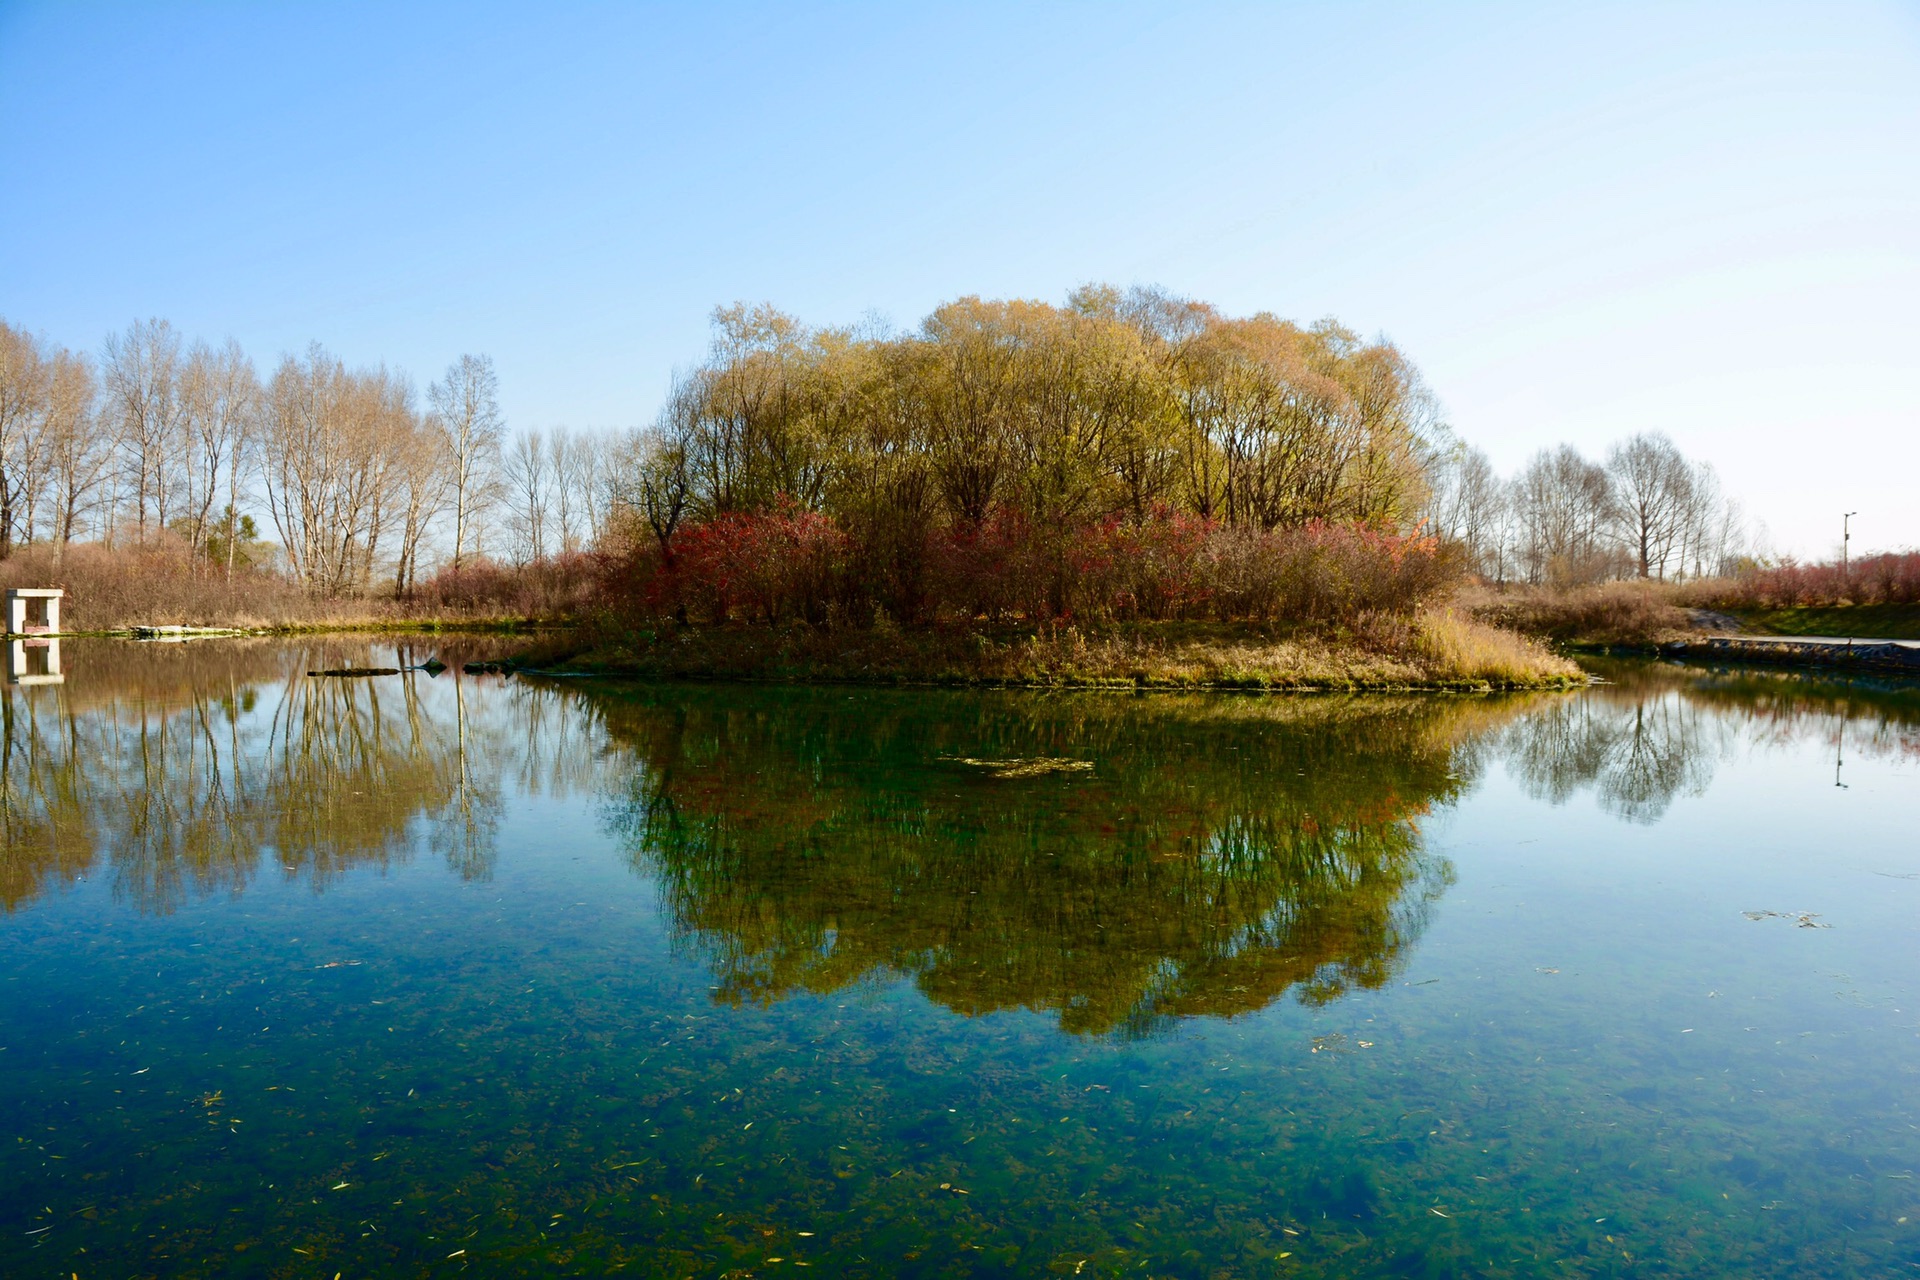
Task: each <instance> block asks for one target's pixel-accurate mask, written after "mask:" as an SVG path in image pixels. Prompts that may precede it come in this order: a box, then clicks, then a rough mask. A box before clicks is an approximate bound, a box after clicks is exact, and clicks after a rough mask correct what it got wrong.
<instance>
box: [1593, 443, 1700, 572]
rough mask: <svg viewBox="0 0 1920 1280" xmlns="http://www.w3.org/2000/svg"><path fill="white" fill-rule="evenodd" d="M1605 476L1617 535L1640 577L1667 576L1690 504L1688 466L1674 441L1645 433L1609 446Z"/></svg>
mask: <svg viewBox="0 0 1920 1280" xmlns="http://www.w3.org/2000/svg"><path fill="white" fill-rule="evenodd" d="M1607 476H1608V479H1609V480H1610V481H1611V482H1612V490H1613V511H1612V514H1613V523H1614V526H1615V529H1616V531H1617V532H1616V536H1617V537H1618V538H1619V540H1620V542H1621V543H1622V544H1623V545H1624V546H1625V547H1626V549H1627V554H1628V555H1630V556H1631V557H1632V558H1633V561H1634V565H1635V567H1636V569H1637V571H1638V573H1639V575H1640V576H1641V577H1642V578H1664V577H1666V576H1667V563H1668V561H1669V560H1671V559H1672V558H1673V556H1674V553H1675V552H1676V551H1677V550H1678V549H1679V544H1680V542H1681V539H1682V537H1683V536H1684V534H1685V532H1686V530H1687V525H1688V522H1689V517H1690V515H1691V513H1692V511H1693V507H1694V494H1693V479H1694V473H1693V468H1692V466H1690V465H1689V464H1688V462H1687V460H1686V458H1684V457H1683V456H1681V453H1680V450H1679V449H1678V448H1677V447H1675V445H1674V443H1673V441H1672V440H1670V439H1668V438H1667V437H1666V436H1665V435H1664V434H1663V433H1661V432H1658V431H1648V432H1642V433H1641V434H1639V435H1637V436H1634V437H1633V438H1631V439H1629V440H1624V441H1622V442H1621V443H1619V444H1617V445H1615V446H1614V447H1613V449H1612V450H1611V451H1610V452H1609V453H1608V454H1607ZM1684 566H1685V560H1684V557H1683V558H1682V567H1683V568H1684Z"/></svg>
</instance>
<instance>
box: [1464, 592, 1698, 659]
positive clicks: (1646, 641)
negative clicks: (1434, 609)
mask: <svg viewBox="0 0 1920 1280" xmlns="http://www.w3.org/2000/svg"><path fill="white" fill-rule="evenodd" d="M1683 591H1684V589H1683V588H1681V587H1678V586H1675V585H1674V584H1671V583H1664V582H1640V581H1634V582H1601V583H1595V584H1593V585H1591V586H1584V587H1571V588H1565V589H1555V588H1550V587H1508V588H1505V589H1494V588H1479V589H1477V590H1476V591H1473V592H1471V593H1468V594H1467V595H1464V596H1463V597H1462V599H1461V607H1462V608H1463V609H1465V610H1466V611H1467V612H1469V613H1470V614H1471V615H1472V616H1473V618H1474V619H1475V620H1477V621H1479V622H1481V623H1486V624H1491V625H1493V626H1495V627H1498V628H1501V629H1503V630H1506V631H1510V632H1519V633H1521V634H1523V635H1529V636H1539V637H1544V638H1546V639H1550V640H1557V641H1560V642H1562V643H1567V644H1590V645H1622V646H1629V647H1645V646H1649V645H1655V644H1659V643H1661V642H1663V641H1666V640H1672V639H1679V638H1682V637H1685V636H1688V635H1693V634H1696V633H1697V632H1698V630H1699V628H1698V627H1697V626H1695V624H1694V621H1693V617H1692V615H1691V614H1690V613H1689V612H1688V611H1687V609H1686V607H1685V604H1684V603H1683V602H1684V600H1685V596H1684V594H1683Z"/></svg>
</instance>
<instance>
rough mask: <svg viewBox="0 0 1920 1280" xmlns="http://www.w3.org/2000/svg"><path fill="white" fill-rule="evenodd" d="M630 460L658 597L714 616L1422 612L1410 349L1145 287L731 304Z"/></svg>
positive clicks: (1421, 472) (641, 548)
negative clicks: (894, 315)
mask: <svg viewBox="0 0 1920 1280" xmlns="http://www.w3.org/2000/svg"><path fill="white" fill-rule="evenodd" d="M715 320H716V337H715V341H714V344H713V348H712V350H711V352H710V353H709V355H708V358H707V359H706V360H705V361H704V362H703V363H702V364H700V365H699V366H698V367H697V368H695V369H693V370H692V371H690V372H689V373H687V374H686V375H685V376H684V377H683V378H682V379H681V380H680V382H679V384H678V385H677V386H676V388H675V389H674V392H673V394H672V396H671V398H670V401H669V403H668V405H667V407H666V409H665V411H664V412H663V413H662V415H661V418H660V421H659V423H658V425H657V427H656V428H655V429H654V430H652V431H651V432H649V433H648V434H647V435H646V437H645V438H644V440H643V441H642V447H641V448H640V450H639V451H638V455H637V456H636V458H635V459H634V461H633V466H632V469H631V471H630V472H629V473H628V474H627V475H626V477H625V481H624V487H623V491H622V492H623V495H624V497H625V499H626V502H627V504H628V506H629V507H630V508H631V510H632V511H633V512H635V513H636V516H637V518H638V519H637V527H636V531H637V533H638V535H639V536H638V537H637V539H636V543H635V546H634V548H633V559H634V573H635V575H636V578H637V579H638V581H637V584H636V587H635V592H636V594H637V595H639V596H642V597H645V598H648V599H650V600H651V601H652V602H653V603H654V605H655V606H656V607H658V608H662V609H670V610H673V611H676V612H678V613H682V614H684V613H687V612H689V611H691V612H698V613H703V614H705V615H706V616H708V617H710V618H713V617H722V616H749V617H751V616H755V615H760V616H764V617H768V618H778V617H779V616H780V615H781V614H783V613H800V614H803V615H807V616H810V617H817V616H820V615H823V614H825V613H828V612H831V611H833V610H835V609H842V610H845V611H847V612H849V613H850V615H851V616H854V617H856V618H857V617H860V616H863V615H865V616H871V615H874V614H884V615H886V616H889V617H892V618H895V619H898V620H902V621H908V620H922V619H926V618H928V617H929V616H935V615H939V614H942V613H945V612H948V611H955V612H959V613H962V614H965V615H968V616H977V615H979V614H982V613H985V614H989V615H991V614H1019V615H1022V616H1025V617H1027V618H1029V619H1032V618H1035V617H1048V616H1056V617H1057V616H1062V615H1075V616H1088V615H1123V614H1130V615H1136V616H1155V617H1167V616H1214V617H1219V616H1246V615H1258V616H1274V615H1277V614H1297V613H1299V612H1301V608H1300V606H1302V605H1303V604H1304V603H1307V602H1308V597H1311V596H1313V595H1314V590H1315V588H1316V587H1317V588H1318V589H1320V594H1321V595H1324V596H1326V597H1327V599H1326V600H1325V602H1324V603H1325V606H1326V610H1327V611H1330V612H1340V611H1343V610H1347V609H1352V608H1368V607H1375V608H1393V607H1403V606H1408V605H1410V604H1412V603H1413V602H1415V601H1416V600H1417V599H1418V597H1419V596H1420V595H1422V594H1423V593H1424V592H1425V591H1427V590H1429V589H1431V588H1432V587H1434V586H1435V585H1437V584H1438V583H1439V582H1441V581H1442V580H1443V579H1444V578H1445V577H1446V567H1445V563H1444V561H1445V557H1444V555H1443V554H1442V552H1441V549H1440V548H1439V547H1437V545H1435V544H1434V543H1433V542H1432V540H1430V539H1425V538H1422V537H1417V536H1414V535H1415V531H1416V527H1417V524H1418V521H1419V519H1420V515H1421V512H1422V511H1423V509H1424V506H1425V503H1426V501H1427V498H1428V482H1427V476H1426V458H1427V454H1428V452H1429V447H1430V440H1431V437H1432V435H1433V429H1434V426H1435V421H1434V407H1433V401H1432V398H1431V397H1430V396H1429V395H1428V394H1427V392H1426V390H1425V388H1424V386H1423V385H1422V383H1421V381H1420V378H1419V375H1418V373H1417V371H1416V370H1415V369H1414V368H1413V366H1412V364H1411V363H1410V362H1409V361H1408V360H1407V359H1406V358H1405V357H1404V356H1403V355H1402V354H1401V353H1400V352H1399V351H1398V350H1396V349H1395V348H1394V347H1392V346H1391V345H1388V344H1386V343H1384V342H1368V341H1364V340H1362V339H1361V338H1359V337H1358V336H1357V335H1355V334H1354V333H1352V332H1351V331H1349V330H1346V329H1344V328H1342V327H1340V326H1339V325H1337V324H1334V323H1332V322H1323V323H1320V324H1317V325H1314V326H1312V327H1307V328H1303V327H1301V326H1299V325H1296V324H1293V323H1290V322H1288V321H1285V320H1281V319H1278V318H1276V317H1274V316H1271V315H1267V314H1261V315H1256V316H1252V317H1247V318H1235V317H1230V316H1227V315H1223V314H1222V313H1220V312H1219V311H1217V310H1216V309H1214V308H1213V307H1210V306H1207V305H1206V304H1203V303H1198V302H1191V301H1187V300H1184V299H1177V298H1173V297H1169V296H1167V295H1165V294H1162V293H1159V292H1155V291H1147V290H1135V291H1133V292H1128V293H1122V292H1120V291H1118V290H1114V289H1110V288H1104V287H1090V288H1086V289H1082V290H1080V291H1078V292H1076V293H1074V294H1073V295H1071V296H1070V297H1069V299H1068V300H1067V302H1066V304H1065V305H1063V306H1052V305H1048V304H1045V303H1039V302H1021V301H1012V302H1003V301H987V300H982V299H980V298H972V297H969V298H962V299H959V300H957V301H955V302H951V303H948V304H946V305H945V306H942V307H940V308H939V309H938V310H936V311H934V312H933V313H932V314H931V315H929V316H928V317H927V318H926V320H925V321H924V322H923V323H922V324H921V325H920V327H919V328H918V329H917V330H915V331H913V332H910V333H905V334H898V335H892V334H884V333H867V332H861V331H858V330H849V329H815V328H809V327H807V326H805V325H802V324H801V323H799V322H798V321H796V320H794V319H792V318H791V317H788V316H786V315H783V314H780V313H779V312H777V311H774V310H771V309H769V308H747V307H735V308H730V309H724V310H722V311H720V312H717V313H716V317H715Z"/></svg>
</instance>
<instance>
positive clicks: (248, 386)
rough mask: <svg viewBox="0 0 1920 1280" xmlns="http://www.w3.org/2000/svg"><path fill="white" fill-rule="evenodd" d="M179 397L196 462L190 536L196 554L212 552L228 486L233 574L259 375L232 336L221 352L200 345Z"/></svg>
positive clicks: (226, 534)
mask: <svg viewBox="0 0 1920 1280" xmlns="http://www.w3.org/2000/svg"><path fill="white" fill-rule="evenodd" d="M180 400H181V406H182V418H183V420H184V422H185V426H186V434H187V445H188V449H187V453H188V458H189V460H190V462H191V473H190V476H189V480H188V486H187V493H188V495H189V501H190V510H189V512H188V515H189V517H190V518H191V520H192V524H191V526H190V528H189V531H188V540H189V542H190V543H191V545H192V549H193V551H194V552H195V553H196V554H201V553H204V552H205V551H206V550H207V547H208V545H209V544H208V539H209V536H210V535H211V533H212V523H211V522H212V516H213V513H214V506H215V504H216V503H217V502H218V501H219V497H220V494H221V492H222V490H223V489H224V491H225V494H226V500H227V501H226V512H225V515H224V517H223V520H224V525H225V527H224V528H223V529H222V531H221V532H222V535H223V537H224V539H225V542H226V559H227V565H226V572H227V576H228V577H232V576H233V560H234V546H235V538H234V533H235V528H234V526H235V523H236V521H237V519H238V507H239V489H240V476H241V473H242V470H243V468H244V467H246V466H247V465H248V464H249V462H250V459H249V456H248V455H249V453H250V451H251V448H252V446H253V443H254V436H255V432H254V424H255V422H256V420H257V418H258V416H259V410H260V379H259V377H258V375H256V374H255V373H254V371H253V362H252V361H251V360H249V359H248V358H247V356H246V353H245V352H243V351H242V350H241V349H240V344H239V343H237V342H235V341H233V340H232V339H231V338H229V339H228V340H227V343H226V345H225V346H223V347H221V348H219V349H218V350H215V349H214V348H212V347H209V346H207V345H206V344H205V343H196V344H194V347H193V350H192V351H191V352H189V353H188V355H187V363H186V367H185V368H184V369H183V370H182V372H181V376H180Z"/></svg>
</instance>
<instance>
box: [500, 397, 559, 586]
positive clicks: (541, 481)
mask: <svg viewBox="0 0 1920 1280" xmlns="http://www.w3.org/2000/svg"><path fill="white" fill-rule="evenodd" d="M549 464H550V459H549V458H548V456H547V442H546V437H545V436H543V435H542V434H541V433H540V432H539V431H538V430H537V429H536V430H528V431H523V432H521V433H520V434H519V435H517V436H515V437H514V438H513V443H512V444H511V445H510V446H509V447H508V449H507V456H506V465H505V473H504V478H505V480H506V500H507V524H508V528H509V529H510V530H511V532H512V533H513V536H514V546H515V550H516V551H517V552H518V553H519V554H520V556H521V558H522V560H523V561H531V560H541V559H544V558H545V557H546V554H547V507H548V500H549V493H548V489H549V483H548V482H549V480H550V478H551V470H550V465H549Z"/></svg>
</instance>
